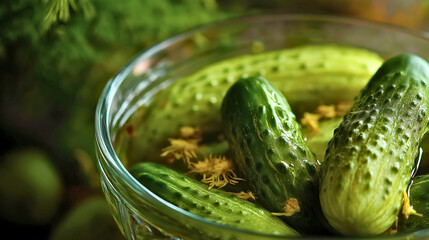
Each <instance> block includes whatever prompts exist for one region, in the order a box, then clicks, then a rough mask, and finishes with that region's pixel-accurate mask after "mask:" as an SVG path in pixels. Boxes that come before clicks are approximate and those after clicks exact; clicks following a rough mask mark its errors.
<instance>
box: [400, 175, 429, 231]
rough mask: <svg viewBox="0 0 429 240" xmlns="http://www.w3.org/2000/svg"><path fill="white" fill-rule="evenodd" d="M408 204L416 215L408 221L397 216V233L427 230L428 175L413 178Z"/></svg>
mask: <svg viewBox="0 0 429 240" xmlns="http://www.w3.org/2000/svg"><path fill="white" fill-rule="evenodd" d="M410 204H411V206H413V209H414V210H415V211H416V212H417V213H418V214H417V215H410V216H409V217H408V219H405V217H403V216H399V223H398V232H412V231H418V230H422V229H425V228H429V175H421V176H417V177H414V178H413V180H412V183H411V186H410Z"/></svg>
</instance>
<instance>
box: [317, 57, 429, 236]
mask: <svg viewBox="0 0 429 240" xmlns="http://www.w3.org/2000/svg"><path fill="white" fill-rule="evenodd" d="M428 85H429V64H428V63H427V62H426V61H425V60H424V59H422V58H420V57H418V56H415V55H411V54H403V55H399V56H396V57H394V58H392V59H390V60H388V61H386V62H385V63H384V64H383V65H382V67H381V68H380V69H379V70H378V71H377V73H376V74H375V75H374V76H373V77H372V78H371V80H370V81H369V83H368V85H367V86H366V87H365V88H364V89H363V91H362V92H361V94H360V96H359V97H358V98H357V99H356V101H355V102H354V105H353V106H352V108H351V110H350V111H349V112H348V113H347V114H346V115H345V116H344V119H343V122H342V123H341V124H340V126H339V127H338V128H337V129H336V130H335V132H334V137H333V138H332V140H331V141H330V142H329V145H328V149H327V152H326V155H325V160H324V162H323V163H322V166H321V178H320V201H321V205H322V209H323V213H324V215H325V216H326V218H327V219H328V221H329V223H330V224H331V225H332V226H333V227H334V228H335V229H336V230H337V231H338V232H340V233H342V234H345V235H377V234H380V233H383V232H384V231H386V230H387V229H388V228H389V227H390V226H391V225H392V224H393V223H394V221H395V219H396V217H397V216H398V212H399V211H400V209H401V204H402V202H403V197H402V191H403V190H404V189H406V188H407V185H408V183H409V181H410V178H411V173H412V170H413V167H414V161H415V158H416V156H417V154H418V148H419V142H420V141H421V138H422V136H423V135H424V133H425V131H426V130H427V125H428V121H429V118H428V114H427V112H428V107H429V86H428Z"/></svg>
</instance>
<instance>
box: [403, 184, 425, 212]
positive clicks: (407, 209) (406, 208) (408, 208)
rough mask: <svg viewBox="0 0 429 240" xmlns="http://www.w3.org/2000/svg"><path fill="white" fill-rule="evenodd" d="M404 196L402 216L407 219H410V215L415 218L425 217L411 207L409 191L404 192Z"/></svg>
mask: <svg viewBox="0 0 429 240" xmlns="http://www.w3.org/2000/svg"><path fill="white" fill-rule="evenodd" d="M402 195H403V196H404V203H403V204H402V214H403V215H404V217H405V219H408V217H410V215H415V216H419V217H421V216H423V214H420V213H418V212H416V210H414V209H413V207H412V206H411V205H410V199H409V198H408V194H407V191H405V189H404V190H402Z"/></svg>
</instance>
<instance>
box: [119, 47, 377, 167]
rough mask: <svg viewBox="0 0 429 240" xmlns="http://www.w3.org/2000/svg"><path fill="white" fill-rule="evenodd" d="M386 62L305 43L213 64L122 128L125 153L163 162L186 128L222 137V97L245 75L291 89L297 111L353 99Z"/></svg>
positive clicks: (363, 52) (137, 158)
mask: <svg viewBox="0 0 429 240" xmlns="http://www.w3.org/2000/svg"><path fill="white" fill-rule="evenodd" d="M381 63H382V59H381V58H380V57H379V56H378V55H377V54H375V53H373V52H370V51H367V50H364V49H358V48H352V47H345V46H336V45H320V46H319V45H315V46H301V47H296V48H290V49H285V50H279V51H272V52H263V53H260V54H247V55H243V56H238V57H235V58H231V59H225V60H222V61H220V62H217V63H213V64H211V65H209V66H207V67H205V68H203V69H201V70H199V71H197V72H195V73H194V74H191V75H189V76H187V77H184V78H181V79H179V80H177V81H176V82H174V83H173V84H172V85H171V86H169V87H167V88H166V89H165V90H163V91H161V92H160V93H158V94H157V95H156V96H155V97H154V98H153V101H152V102H151V103H150V104H149V106H148V107H147V109H143V110H142V111H146V112H145V114H143V118H142V119H136V121H134V122H137V123H135V124H134V127H133V129H134V131H133V134H131V135H127V134H126V131H123V135H125V136H122V140H123V141H128V144H127V145H126V146H124V148H122V149H123V150H122V151H125V152H126V156H127V158H129V162H130V164H132V163H135V162H140V161H159V160H160V156H159V155H160V152H161V149H162V148H164V147H165V146H167V145H168V141H167V139H168V138H171V137H173V138H174V137H177V136H178V134H179V129H180V127H182V126H191V127H199V128H200V129H201V130H202V131H203V133H204V134H205V135H204V139H207V138H210V136H217V135H218V134H219V133H221V132H222V129H221V128H220V125H221V117H220V105H221V102H222V99H223V97H224V95H225V93H226V91H227V90H228V88H229V87H230V86H231V85H232V84H233V83H234V82H235V81H236V80H237V79H239V78H241V77H242V76H258V75H260V76H265V77H266V78H267V79H270V81H271V82H272V83H273V84H274V85H275V86H277V87H278V88H279V89H280V90H281V91H282V92H287V93H288V100H290V103H291V105H292V106H293V107H294V111H298V110H303V109H305V108H307V109H313V108H314V107H316V106H318V105H320V104H330V103H336V102H337V101H338V100H353V97H354V96H355V95H357V94H358V93H359V89H361V88H362V87H363V86H365V84H366V83H367V82H368V80H369V79H370V77H371V75H372V74H373V73H374V72H375V71H376V70H377V68H378V67H379V66H380V65H381ZM286 83H287V84H286ZM131 122H133V121H131Z"/></svg>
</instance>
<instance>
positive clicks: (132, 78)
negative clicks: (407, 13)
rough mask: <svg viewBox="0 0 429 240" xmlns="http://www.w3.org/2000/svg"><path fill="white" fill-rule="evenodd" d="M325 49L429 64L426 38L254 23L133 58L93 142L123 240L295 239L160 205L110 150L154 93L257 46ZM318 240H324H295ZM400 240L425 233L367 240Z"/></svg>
mask: <svg viewBox="0 0 429 240" xmlns="http://www.w3.org/2000/svg"><path fill="white" fill-rule="evenodd" d="M324 43H331V44H340V45H348V46H355V47H360V48H366V49H369V50H372V51H375V52H377V53H379V54H380V55H381V56H382V57H384V58H389V57H392V56H394V55H397V54H400V53H414V54H417V55H420V56H421V57H423V58H426V59H429V35H428V34H426V33H422V32H416V31H412V30H409V29H405V28H401V27H397V26H392V25H387V24H381V23H375V22H369V21H365V20H359V19H351V18H344V17H334V16H322V15H290V14H287V15H258V16H248V17H243V18H238V19H232V20H228V21H225V22H220V23H214V24H210V25H207V26H203V27H199V28H196V29H193V30H190V31H187V32H185V33H182V34H179V35H177V36H174V37H172V38H169V39H167V40H165V41H163V42H160V43H159V44H157V45H155V46H153V47H151V48H149V49H147V50H145V51H143V52H142V53H140V54H138V55H137V56H136V57H135V58H134V59H133V60H131V61H130V62H129V63H128V64H127V65H126V66H124V67H123V68H122V70H121V71H120V72H119V73H118V74H117V75H116V76H114V77H113V78H112V79H110V81H109V82H108V83H107V85H106V87H105V89H104V91H103V93H102V95H101V97H100V99H99V102H98V105H97V109H96V116H95V131H96V136H95V137H96V143H97V157H98V164H99V170H100V177H101V182H102V189H103V191H104V194H105V196H106V198H107V200H108V202H109V204H110V207H111V212H112V214H113V216H114V218H115V220H116V222H117V223H118V226H119V228H120V229H121V231H122V233H123V234H124V236H125V237H126V238H127V239H267V240H268V239H270V240H272V239H293V238H290V237H289V238H288V237H282V236H274V235H266V234H260V233H254V232H249V231H244V230H238V229H235V228H231V227H228V226H224V225H221V224H217V223H213V222H210V221H208V220H205V219H203V218H201V217H199V216H196V215H193V214H190V213H188V212H186V211H183V210H181V209H180V208H178V207H176V206H174V205H172V204H170V203H168V202H166V201H164V200H163V199H160V198H159V197H158V196H156V195H154V194H153V193H152V192H150V191H149V190H148V189H146V188H145V187H144V186H142V185H141V184H140V183H139V182H138V181H137V180H136V179H134V178H133V177H132V176H131V175H130V173H129V172H128V171H127V168H126V167H125V166H124V164H123V163H122V162H121V159H120V158H119V157H118V155H117V154H116V153H115V149H114V147H113V143H114V141H115V138H116V137H117V134H118V132H119V130H120V129H121V127H122V126H123V125H124V124H125V123H126V121H127V120H128V119H129V118H130V116H131V115H132V114H133V113H135V112H136V110H137V109H138V108H139V107H141V106H143V105H145V104H147V103H148V102H150V99H151V97H152V96H153V95H154V94H155V93H156V92H158V91H160V90H161V89H163V88H165V87H166V86H168V85H170V84H171V83H172V82H174V81H175V80H176V79H178V78H180V77H182V76H185V75H187V74H189V73H192V72H194V71H196V70H197V69H199V68H201V67H202V66H205V65H207V64H210V63H213V62H216V61H219V60H222V59H225V58H228V57H231V56H236V55H240V54H245V53H249V52H251V51H252V50H254V48H255V46H261V45H258V44H262V45H263V46H264V49H265V50H275V49H284V48H289V47H293V46H298V45H302V44H324ZM323 238H326V237H320V238H318V237H307V238H299V239H323ZM329 238H330V239H333V238H332V237H329ZM403 238H408V239H428V238H429V229H425V230H421V231H418V232H414V233H406V234H397V235H392V236H379V237H375V238H372V239H403ZM338 239H352V238H344V237H338ZM353 239H358V238H353ZM365 239H368V238H365Z"/></svg>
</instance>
